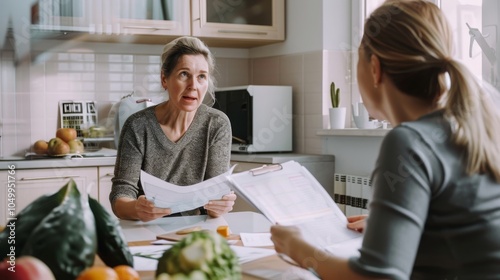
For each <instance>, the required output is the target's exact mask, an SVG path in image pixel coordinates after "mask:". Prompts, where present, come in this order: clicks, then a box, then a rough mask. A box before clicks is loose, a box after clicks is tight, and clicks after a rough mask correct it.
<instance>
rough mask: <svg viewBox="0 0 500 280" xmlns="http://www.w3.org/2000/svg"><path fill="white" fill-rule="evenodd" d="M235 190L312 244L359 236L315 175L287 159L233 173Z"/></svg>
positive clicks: (330, 242)
mask: <svg viewBox="0 0 500 280" xmlns="http://www.w3.org/2000/svg"><path fill="white" fill-rule="evenodd" d="M228 179H229V180H230V182H231V183H232V185H233V187H234V189H235V191H236V193H237V194H238V195H239V196H241V197H242V198H243V199H245V200H246V201H247V202H248V203H250V204H252V205H253V206H254V207H256V208H257V209H259V210H260V211H261V212H262V214H263V215H264V216H266V218H267V219H269V221H271V223H273V224H280V225H295V226H297V227H299V228H300V229H301V231H302V234H303V235H304V236H306V237H307V239H308V241H310V242H311V243H313V244H315V245H317V246H319V247H322V248H327V247H329V246H332V245H335V244H339V243H343V242H346V241H350V240H353V239H356V238H360V237H361V234H360V233H358V232H355V231H352V230H349V229H347V227H346V225H347V218H346V217H345V215H344V213H342V211H341V210H340V209H339V207H338V206H337V204H336V203H335V202H334V201H333V199H332V198H331V197H330V195H329V194H328V193H327V192H326V191H325V189H324V188H323V187H322V186H321V184H320V183H319V182H318V181H317V180H316V178H314V176H313V175H312V174H311V173H310V172H309V171H308V170H307V169H306V168H305V167H303V166H302V165H300V164H299V163H297V162H295V161H288V162H285V163H282V164H278V165H268V166H262V167H260V168H258V169H252V170H250V171H246V172H241V173H237V174H232V175H231V176H229V177H228Z"/></svg>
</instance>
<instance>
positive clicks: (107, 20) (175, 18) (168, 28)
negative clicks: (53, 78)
mask: <svg viewBox="0 0 500 280" xmlns="http://www.w3.org/2000/svg"><path fill="white" fill-rule="evenodd" d="M32 33H33V34H32V38H34V39H35V40H36V39H71V38H74V39H78V40H80V41H99V42H102V41H104V42H123V41H127V42H132V43H147V44H165V43H166V42H168V41H169V40H171V39H173V38H176V37H179V36H185V35H192V36H196V37H200V38H201V39H203V40H204V41H205V42H206V43H207V44H208V45H209V46H210V47H246V48H248V47H254V46H260V45H266V44H271V43H275V42H280V41H284V39H285V0H113V1H100V0H87V1H84V0H75V1H59V0H39V1H38V2H37V3H36V4H35V5H34V6H33V9H32Z"/></svg>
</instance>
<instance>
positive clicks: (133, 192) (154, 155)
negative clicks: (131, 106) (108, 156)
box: [109, 104, 231, 204]
mask: <svg viewBox="0 0 500 280" xmlns="http://www.w3.org/2000/svg"><path fill="white" fill-rule="evenodd" d="M154 108H155V106H151V107H148V108H146V109H144V110H142V111H139V112H137V113H135V114H133V115H131V116H130V117H129V118H128V119H127V121H126V122H125V124H124V126H123V129H122V133H121V135H120V142H119V146H118V154H117V158H116V164H115V172H114V177H113V179H111V181H112V182H113V186H112V189H111V193H110V194H109V199H110V202H111V204H113V203H114V201H115V200H116V199H117V198H119V197H130V198H134V199H135V198H137V197H138V196H139V195H141V194H144V192H143V190H142V187H141V184H140V181H139V178H140V171H141V169H142V170H144V171H145V172H147V173H149V174H151V175H153V176H156V177H158V178H160V179H163V180H165V181H167V182H169V183H172V184H176V185H179V186H186V185H192V184H195V183H199V182H201V181H203V180H206V179H209V178H212V177H215V176H217V175H220V174H222V173H224V172H226V171H227V170H228V169H229V160H230V157H231V125H230V122H229V119H228V117H227V116H226V115H225V114H224V113H222V112H221V111H219V110H216V109H213V108H210V107H208V106H206V105H204V104H202V105H201V106H200V107H199V108H198V110H197V112H196V115H195V117H194V119H193V122H192V123H191V125H190V126H189V128H188V130H187V131H186V133H185V134H184V136H182V138H181V139H179V140H178V141H177V142H176V143H174V142H172V141H170V140H169V139H168V138H167V136H166V135H165V133H164V132H163V130H162V129H161V127H160V124H159V123H158V121H157V120H156V117H155V113H154Z"/></svg>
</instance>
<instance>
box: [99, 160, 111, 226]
mask: <svg viewBox="0 0 500 280" xmlns="http://www.w3.org/2000/svg"><path fill="white" fill-rule="evenodd" d="M114 170H115V167H114V166H99V167H98V172H99V173H98V176H99V202H100V203H101V205H102V206H104V208H106V210H108V212H109V213H110V214H111V215H113V216H114V215H115V214H114V213H113V210H112V209H111V203H110V202H109V193H110V192H111V185H112V183H111V178H113V176H114Z"/></svg>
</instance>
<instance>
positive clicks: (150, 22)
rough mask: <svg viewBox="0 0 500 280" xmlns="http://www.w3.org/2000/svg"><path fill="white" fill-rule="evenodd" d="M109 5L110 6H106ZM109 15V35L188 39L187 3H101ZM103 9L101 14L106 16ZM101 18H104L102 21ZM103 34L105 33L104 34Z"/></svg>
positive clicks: (169, 0)
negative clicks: (111, 32)
mask: <svg viewBox="0 0 500 280" xmlns="http://www.w3.org/2000/svg"><path fill="white" fill-rule="evenodd" d="M110 2H113V5H112V4H111V3H110ZM103 5H104V7H105V8H109V13H111V14H112V17H111V20H109V21H108V22H106V23H105V24H104V26H108V25H111V26H112V28H113V29H114V30H113V31H114V32H113V33H115V34H123V35H128V34H130V35H167V36H169V35H170V36H172V35H173V36H180V35H189V34H190V28H189V0H122V1H103ZM107 11H108V10H107V9H104V10H103V13H107ZM103 18H105V17H103ZM106 33H109V32H108V30H106Z"/></svg>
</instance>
